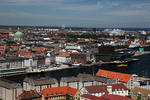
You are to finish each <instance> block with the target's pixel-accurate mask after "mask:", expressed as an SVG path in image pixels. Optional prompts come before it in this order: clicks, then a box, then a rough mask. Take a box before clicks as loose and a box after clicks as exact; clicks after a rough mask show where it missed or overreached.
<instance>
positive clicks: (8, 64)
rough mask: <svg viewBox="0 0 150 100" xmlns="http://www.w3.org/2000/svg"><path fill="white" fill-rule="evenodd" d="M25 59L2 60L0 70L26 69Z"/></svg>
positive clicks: (11, 58)
mask: <svg viewBox="0 0 150 100" xmlns="http://www.w3.org/2000/svg"><path fill="white" fill-rule="evenodd" d="M24 60H25V58H22V57H10V58H7V59H5V60H0V68H3V69H9V68H16V67H24Z"/></svg>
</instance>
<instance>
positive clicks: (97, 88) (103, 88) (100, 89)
mask: <svg viewBox="0 0 150 100" xmlns="http://www.w3.org/2000/svg"><path fill="white" fill-rule="evenodd" d="M107 86H112V91H115V90H119V89H120V90H122V89H124V90H128V88H127V87H126V86H125V85H124V84H107V85H95V86H86V87H85V89H86V90H87V91H88V92H89V93H100V92H105V93H108V91H107Z"/></svg>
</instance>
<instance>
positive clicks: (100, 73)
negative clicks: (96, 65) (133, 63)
mask: <svg viewBox="0 0 150 100" xmlns="http://www.w3.org/2000/svg"><path fill="white" fill-rule="evenodd" d="M96 75H97V76H102V77H107V78H111V79H114V80H116V81H120V82H125V83H127V82H128V81H129V79H130V78H131V74H124V73H118V72H113V71H108V70H102V69H99V71H98V72H97V74H96Z"/></svg>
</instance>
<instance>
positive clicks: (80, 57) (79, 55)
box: [70, 52, 87, 64]
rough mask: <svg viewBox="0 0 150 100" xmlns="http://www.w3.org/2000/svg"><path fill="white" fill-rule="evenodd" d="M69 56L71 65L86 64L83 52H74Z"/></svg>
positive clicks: (85, 56)
mask: <svg viewBox="0 0 150 100" xmlns="http://www.w3.org/2000/svg"><path fill="white" fill-rule="evenodd" d="M70 56H71V63H72V64H80V63H81V64H86V62H87V59H86V58H87V53H84V52H74V53H72V54H70Z"/></svg>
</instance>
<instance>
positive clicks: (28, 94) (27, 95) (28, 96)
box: [18, 90, 42, 100]
mask: <svg viewBox="0 0 150 100" xmlns="http://www.w3.org/2000/svg"><path fill="white" fill-rule="evenodd" d="M41 98H42V95H41V94H39V93H38V92H37V91H35V90H31V91H23V93H21V94H20V95H19V96H18V100H42V99H41Z"/></svg>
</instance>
